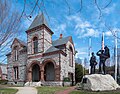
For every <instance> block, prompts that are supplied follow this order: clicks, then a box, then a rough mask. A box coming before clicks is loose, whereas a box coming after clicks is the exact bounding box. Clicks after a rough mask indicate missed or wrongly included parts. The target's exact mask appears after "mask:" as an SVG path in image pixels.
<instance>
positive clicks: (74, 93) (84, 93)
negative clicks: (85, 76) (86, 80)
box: [70, 90, 120, 94]
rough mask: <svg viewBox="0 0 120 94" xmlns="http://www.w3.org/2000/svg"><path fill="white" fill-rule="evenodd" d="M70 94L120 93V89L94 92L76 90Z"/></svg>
mask: <svg viewBox="0 0 120 94" xmlns="http://www.w3.org/2000/svg"><path fill="white" fill-rule="evenodd" d="M70 94H120V90H116V91H104V92H92V91H84V90H75V91H72V92H71V93H70Z"/></svg>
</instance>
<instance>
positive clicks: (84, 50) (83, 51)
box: [76, 47, 88, 59]
mask: <svg viewBox="0 0 120 94" xmlns="http://www.w3.org/2000/svg"><path fill="white" fill-rule="evenodd" d="M76 50H77V52H78V53H77V54H76V58H78V57H79V58H81V59H84V58H85V57H87V56H88V48H87V47H84V48H83V47H81V48H76Z"/></svg>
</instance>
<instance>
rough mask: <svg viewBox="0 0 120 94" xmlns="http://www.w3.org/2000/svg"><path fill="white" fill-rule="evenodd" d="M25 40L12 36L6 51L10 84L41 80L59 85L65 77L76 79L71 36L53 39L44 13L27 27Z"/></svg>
mask: <svg viewBox="0 0 120 94" xmlns="http://www.w3.org/2000/svg"><path fill="white" fill-rule="evenodd" d="M26 34H27V43H25V42H23V41H21V40H19V39H17V38H15V39H14V41H13V43H12V45H11V52H10V53H8V54H7V60H8V67H7V69H8V81H9V83H11V84H24V83H26V82H41V84H43V85H51V84H52V85H62V81H63V78H64V77H69V78H70V79H71V82H72V83H73V82H74V81H75V59H74V58H75V48H74V44H73V41H72V37H71V36H68V37H62V34H61V35H60V38H59V39H57V40H54V41H53V40H52V35H53V32H52V30H51V29H50V28H49V26H48V24H47V21H46V19H45V17H44V15H43V14H39V15H37V16H36V18H35V19H34V20H33V22H32V24H31V25H30V27H29V28H28V30H27V31H26Z"/></svg>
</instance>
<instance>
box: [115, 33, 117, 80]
mask: <svg viewBox="0 0 120 94" xmlns="http://www.w3.org/2000/svg"><path fill="white" fill-rule="evenodd" d="M114 38H115V81H116V82H117V32H115V36H114Z"/></svg>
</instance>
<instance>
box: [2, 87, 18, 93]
mask: <svg viewBox="0 0 120 94" xmlns="http://www.w3.org/2000/svg"><path fill="white" fill-rule="evenodd" d="M17 91H18V90H17V89H12V88H0V94H15V93H16V92H17Z"/></svg>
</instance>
